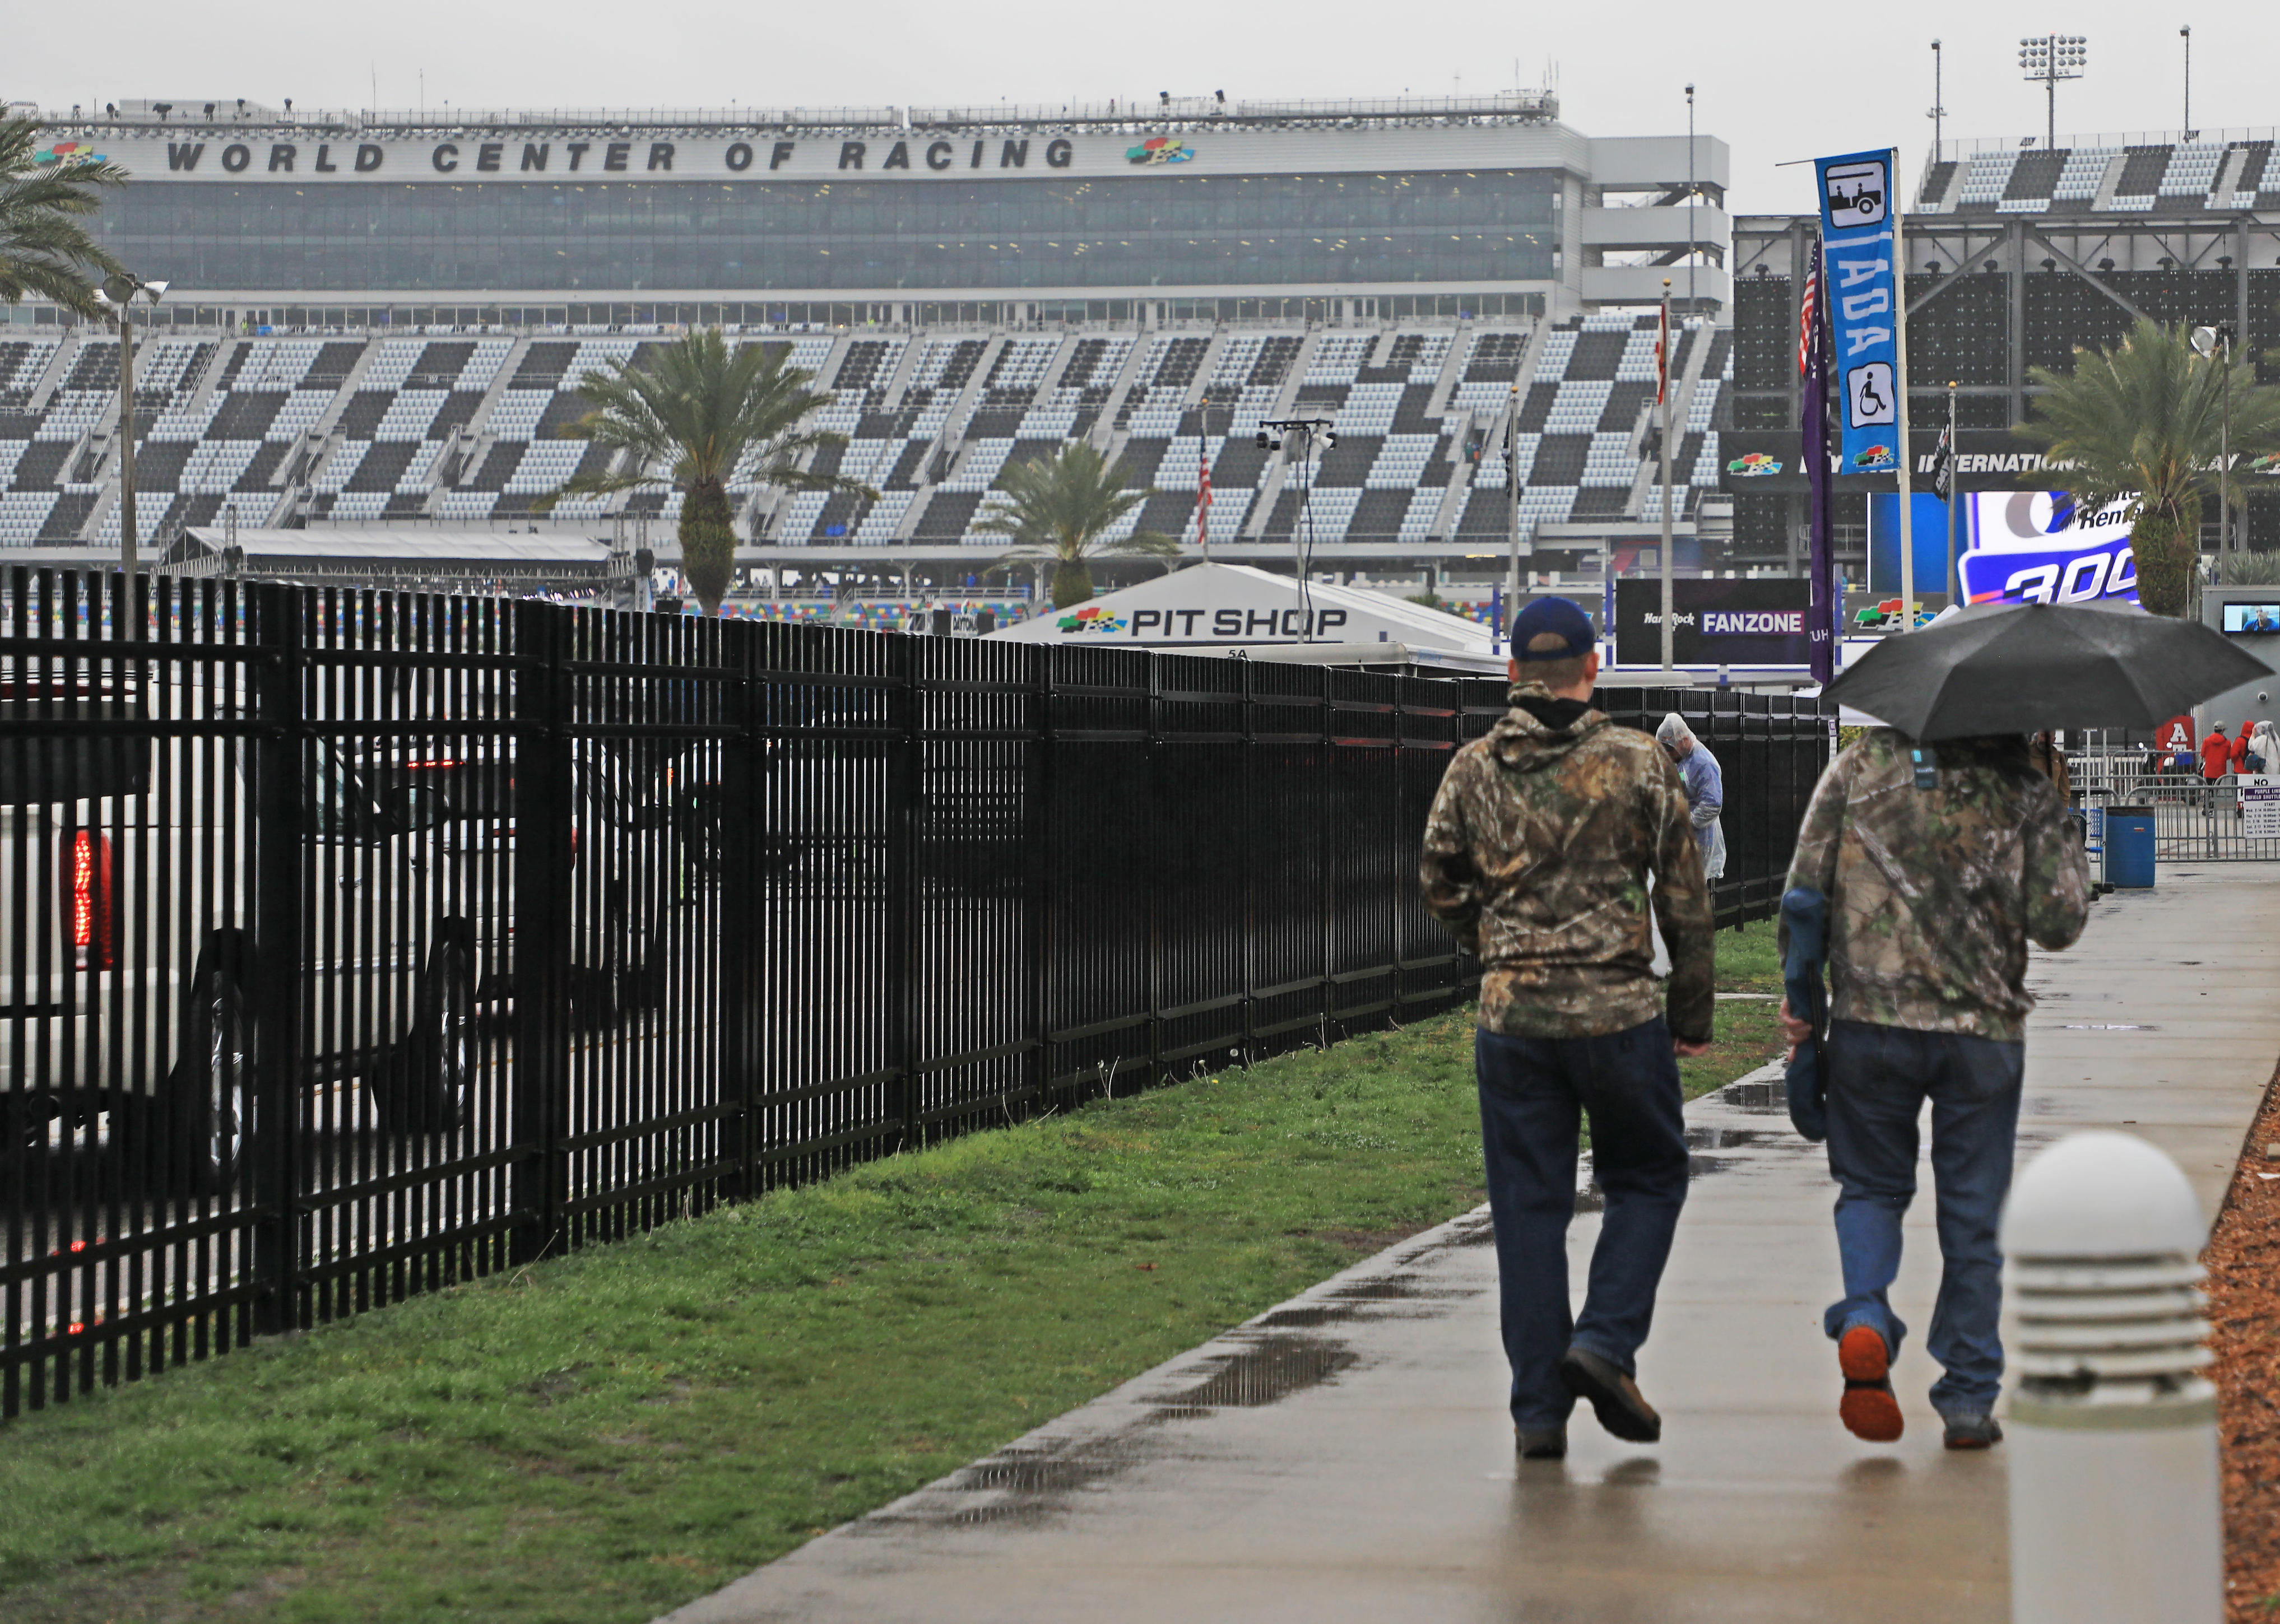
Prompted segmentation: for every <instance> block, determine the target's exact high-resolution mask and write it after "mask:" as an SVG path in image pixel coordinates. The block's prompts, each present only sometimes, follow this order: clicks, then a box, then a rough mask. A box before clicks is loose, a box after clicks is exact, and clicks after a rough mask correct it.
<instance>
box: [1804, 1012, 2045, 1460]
mask: <svg viewBox="0 0 2280 1624" xmlns="http://www.w3.org/2000/svg"><path fill="white" fill-rule="evenodd" d="M2026 1057H2027V1051H2026V1045H2025V1044H2023V1043H1997V1042H1996V1041H1994V1040H1993V1039H1991V1038H1984V1037H1966V1036H1963V1035H1960V1034H1957V1033H1952V1032H1915V1031H1911V1030H1908V1029H1907V1028H1903V1027H1878V1026H1869V1025H1868V1024H1866V1023H1864V1022H1861V1021H1853V1020H1838V1021H1832V1022H1830V1023H1829V1047H1828V1060H1829V1173H1830V1174H1831V1175H1832V1176H1833V1177H1834V1178H1835V1179H1836V1180H1837V1184H1838V1185H1839V1186H1840V1187H1841V1189H1840V1191H1839V1193H1838V1195H1837V1252H1838V1255H1839V1257H1840V1258H1842V1260H1843V1263H1844V1268H1845V1296H1844V1298H1843V1300H1842V1301H1840V1302H1837V1303H1832V1304H1831V1305H1829V1312H1828V1314H1827V1315H1826V1316H1825V1318H1824V1319H1823V1320H1822V1326H1823V1328H1824V1329H1826V1330H1827V1331H1828V1333H1829V1335H1830V1336H1832V1337H1836V1336H1841V1335H1844V1334H1845V1331H1847V1330H1848V1329H1850V1328H1852V1327H1853V1326H1855V1325H1868V1326H1873V1327H1875V1328H1876V1330H1877V1331H1878V1332H1879V1333H1880V1334H1881V1335H1883V1338H1884V1345H1885V1346H1886V1347H1888V1348H1890V1349H1891V1350H1892V1351H1894V1352H1896V1353H1897V1352H1898V1351H1899V1346H1900V1339H1901V1338H1902V1337H1903V1336H1905V1335H1907V1327H1906V1326H1905V1325H1903V1324H1901V1323H1900V1320H1899V1316H1898V1315H1896V1314H1894V1313H1893V1312H1892V1306H1891V1303H1890V1302H1889V1301H1887V1300H1886V1297H1885V1292H1886V1290H1887V1289H1889V1288H1890V1287H1891V1283H1892V1279H1893V1276H1895V1275H1896V1274H1899V1268H1900V1218H1901V1215H1902V1214H1904V1213H1905V1212H1906V1211H1907V1210H1908V1203H1909V1202H1910V1201H1911V1200H1912V1199H1914V1196H1915V1193H1916V1118H1917V1115H1918V1113H1919V1112H1921V1111H1922V1108H1923V1102H1924V1101H1925V1099H1927V1098H1929V1099H1930V1101H1931V1171H1932V1189H1933V1193H1934V1196H1935V1197H1936V1199H1937V1202H1938V1205H1939V1254H1940V1260H1941V1267H1940V1276H1939V1301H1938V1303H1937V1305H1936V1306H1935V1307H1934V1308H1933V1310H1932V1316H1931V1334H1930V1335H1929V1336H1927V1337H1926V1338H1925V1339H1924V1346H1925V1349H1926V1351H1929V1352H1930V1354H1931V1356H1932V1358H1935V1359H1937V1361H1938V1362H1939V1365H1940V1368H1941V1369H1942V1370H1943V1371H1945V1373H1946V1374H1944V1375H1943V1376H1941V1378H1940V1379H1939V1380H1938V1381H1937V1382H1935V1383H1933V1385H1932V1389H1931V1402H1932V1407H1933V1408H1934V1409H1936V1410H1937V1411H1938V1412H1940V1413H1941V1414H1943V1415H1963V1414H1972V1413H1984V1412H1988V1411H1991V1410H1992V1409H1993V1408H1994V1407H1995V1399H1996V1397H1997V1395H1998V1394H1999V1393H2000V1392H2001V1391H2002V1387H2003V1341H2002V1336H2001V1335H2000V1333H1999V1330H1998V1328H1997V1324H1996V1321H1997V1320H1998V1318H1999V1315H2000V1314H2001V1312H2002V1310H2003V1254H2002V1251H2000V1249H1999V1248H1998V1246H1997V1245H1996V1224H1997V1222H1998V1220H1999V1219H2000V1218H2001V1216H2002V1212H2003V1199H2004V1197H2006V1196H2007V1195H2008V1194H2009V1193H2010V1189H2011V1152H2012V1146H2013V1144H2014V1142H2015V1141H2016V1139H2017V1137H2018V1131H2019V1084H2020V1079H2021V1074H2022V1072H2023V1071H2024V1069H2025V1066H2026Z"/></svg>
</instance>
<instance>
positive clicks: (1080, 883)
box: [0, 571, 1831, 1414]
mask: <svg viewBox="0 0 2280 1624" xmlns="http://www.w3.org/2000/svg"><path fill="white" fill-rule="evenodd" d="M138 589H139V590H140V591H141V592H142V593H143V596H142V597H141V598H140V599H139V600H137V601H135V603H134V604H132V605H131V606H130V602H129V599H128V597H127V590H128V589H127V585H126V583H125V582H124V581H121V580H120V579H119V578H118V577H115V576H78V575H73V574H67V573H37V574H35V573H29V572H24V571H17V572H14V573H12V575H10V576H8V577H0V981H4V982H5V985H6V1001H5V1003H4V1005H0V1102H4V1104H5V1108H6V1112H7V1116H8V1122H7V1133H6V1136H5V1138H4V1140H0V1215H4V1221H5V1225H6V1232H5V1233H6V1250H5V1251H4V1254H0V1291H4V1294H5V1310H4V1321H5V1323H4V1342H0V1412H4V1413H10V1414H12V1413H14V1412H17V1411H18V1410H19V1409H21V1408H24V1407H27V1406H38V1405H43V1404H47V1403H52V1402H57V1401H60V1400H62V1399H65V1398H67V1397H70V1396H71V1395H72V1394H73V1392H75V1391H78V1390H81V1389H85V1388H87V1387H89V1386H91V1385H93V1384H96V1383H98V1382H116V1381H120V1380H129V1379H134V1378H136V1377H139V1376H141V1375H143V1374H147V1373H150V1372H154V1371H158V1370H160V1369H163V1368H165V1367H166V1366H170V1365H173V1364H175V1363H178V1362H180V1361H181V1360H183V1359H187V1358H203V1357H206V1356H208V1355H210V1354H212V1353H217V1352H220V1351H225V1350H227V1349H228V1348H230V1347H233V1346H235V1345H237V1344H238V1343H241V1342H243V1340H244V1339H246V1338H247V1337H249V1336H251V1335H257V1334H261V1333H265V1332H273V1331H280V1330H286V1329H290V1328H298V1327H306V1326H310V1325H312V1324H315V1323H319V1322H321V1321H325V1320H335V1319H339V1318H343V1317H344V1316H347V1315H350V1314H354V1313H358V1312H364V1311H366V1310H367V1309H369V1308H372V1307H374V1306H377V1305H381V1304H383V1303H386V1302H389V1301H391V1300H394V1299H396V1298H398V1297H404V1296H405V1295H407V1294H409V1293H411V1292H413V1291H418V1290H422V1289H432V1288H434V1287H435V1286H438V1285H442V1284H444V1283H448V1282H450V1281H456V1280H461V1279H465V1278H468V1277H470V1276H474V1275H479V1274H485V1273H487V1272H489V1271H492V1270H495V1269H497V1268H499V1267H502V1266H506V1265H509V1264H511V1263H513V1262H516V1261H519V1260H524V1259H528V1258H536V1257H539V1256H542V1255H544V1254H546V1253H548V1252H550V1251H561V1250H563V1249H566V1248H568V1247H573V1246H577V1245H582V1244H584V1243H588V1242H590V1241H595V1240H601V1239H606V1238H610V1237H612V1236H617V1235H624V1234H627V1233H629V1232H632V1231H635V1230H637V1229H639V1228H643V1227H644V1226H647V1225H651V1224H654V1223H657V1222H659V1221H662V1220H666V1219H668V1218H671V1217H674V1216H678V1215H681V1214H683V1213H687V1212H695V1211H701V1210H704V1209H705V1208H707V1207H709V1206H711V1205H713V1204H715V1203H718V1202H720V1201H722V1200H727V1199H735V1198H738V1197H748V1196H751V1195H753V1194H756V1193H759V1192H760V1191H762V1190H765V1189H768V1188H770V1187H772V1186H774V1185H778V1184H781V1183H783V1182H786V1181H794V1180H799V1179H805V1178H811V1177H814V1176H817V1175H819V1174H825V1173H828V1172H829V1171H831V1170H832V1169H834V1168H836V1167H839V1166H844V1165H846V1164H848V1163H850V1162H851V1161H854V1160H857V1159H859V1158H864V1157H867V1156H873V1155H877V1154H881V1153H883V1152H886V1151H892V1150H894V1149H895V1148H897V1147H898V1146H903V1145H908V1144H913V1143H920V1142H922V1141H925V1140H927V1139H928V1138H931V1137H935V1136H938V1135H947V1134H951V1133H955V1132H959V1131H961V1130H964V1129H967V1128H974V1127H977V1126H983V1125H989V1124H994V1123H999V1122H1004V1121H1006V1120H1013V1119H1018V1118H1021V1117H1022V1116H1025V1115H1028V1114H1031V1113H1034V1112H1037V1111H1039V1110H1041V1109H1044V1108H1045V1107H1048V1106H1051V1105H1053V1104H1064V1103H1070V1102H1074V1101H1075V1100H1077V1099H1079V1098H1082V1097H1085V1096H1087V1095H1089V1094H1098V1092H1101V1091H1102V1090H1104V1089H1107V1090H1110V1091H1121V1090H1124V1089H1129V1088H1134V1087H1138V1086H1144V1085H1145V1084H1146V1083H1148V1082H1150V1081H1154V1080H1157V1079H1159V1078H1161V1077H1164V1076H1167V1075H1171V1074H1179V1073H1182V1072H1185V1071H1187V1070H1189V1069H1191V1068H1193V1067H1194V1066H1198V1065H1204V1064H1218V1063H1221V1062H1223V1061H1225V1060H1227V1059H1229V1058H1234V1057H1236V1056H1241V1055H1257V1054H1261V1053H1265V1052H1269V1051H1275V1050H1276V1049H1279V1048H1284V1047H1290V1046H1294V1045H1298V1044H1311V1043H1319V1042H1322V1041H1325V1040H1327V1039H1329V1038H1330V1037H1333V1036H1335V1035H1337V1034H1339V1033H1340V1032H1342V1031H1344V1030H1348V1029H1351V1028H1355V1027H1359V1026H1365V1025H1374V1024H1380V1023H1383V1022H1387V1021H1391V1020H1406V1019H1408V1018H1411V1017H1413V1016H1416V1015H1420V1014H1423V1013H1428V1012H1433V1011H1436V1010H1439V1009H1442V1008H1445V1007H1447V1006H1449V1005H1451V1004H1454V1003H1456V1002H1460V1001H1461V1000H1462V999H1464V998H1466V997H1469V996H1470V993H1471V989H1472V988H1473V986H1474V984H1475V976H1476V970H1475V966H1473V965H1472V964H1471V963H1469V962H1468V961H1467V959H1466V958H1463V957H1462V956H1460V954H1459V953H1458V952H1457V951H1455V950H1454V948H1453V946H1452V941H1451V939H1450V938H1449V937H1448V936H1447V935H1445V934H1444V933H1443V932H1442V931H1440V930H1439V928H1438V927H1437V926H1436V925H1435V923H1434V922H1433V921H1432V920H1431V919H1430V918H1429V916H1428V915H1427V914H1426V913H1425V912H1424V910H1423V909H1422V907H1421V904H1419V902H1418V900H1417V896H1416V882H1415V853H1416V845H1417V837H1418V833H1419V831H1420V830H1421V827H1422V824H1423V820H1424V816H1425V812H1426V808H1427V806H1428V804H1429V801H1430V799H1431V797H1432V795H1433V793H1434V791H1435V789H1436V788H1437V785H1438V783H1439V781H1440V777H1441V774H1442V772H1443V770H1444V767H1445V766H1446V763H1447V761H1448V759H1449V757H1450V754H1451V752H1452V750H1455V749H1456V748H1457V746H1458V745H1459V744H1460V743H1462V742H1463V741H1464V740H1466V739H1468V738H1471V737H1475V736H1477V735H1479V734H1481V733H1483V732H1484V731H1485V730H1486V729H1487V727H1489V726H1490V723H1491V722H1492V721H1493V720H1494V719H1495V718H1496V717H1497V716H1498V715H1499V714H1501V713H1502V711H1503V694H1502V690H1501V687H1500V685H1498V684H1496V683H1494V682H1490V681H1482V680H1443V679H1428V678H1419V677H1409V676H1396V675H1390V674H1385V673H1367V672H1348V671H1334V670H1326V669H1323V668H1321V667H1315V666H1295V665H1281V664H1270V663H1264V662H1261V663H1252V662H1249V661H1241V660H1228V659H1221V658H1201V657H1153V658H1152V657H1150V656H1147V655H1144V654H1140V653H1135V652H1132V651H1128V650H1100V649H1051V650H1041V649H1037V648H1035V647H1031V646H1028V645H1020V644H1001V643H982V642H974V641H971V640H963V639H936V638H923V637H903V636H885V635H877V634H872V633H865V632H856V631H847V630H840V629H835V628H828V627H813V626H802V625H791V624H782V623H771V622H758V621H728V622H712V621H703V620H691V619H683V618H680V617H668V616H645V615H628V614H620V613H614V612H608V611H601V610H583V609H566V608H562V607H558V606H555V605H551V604H537V603H513V602H505V601H499V600H492V599H460V598H447V597H436V596H415V595H408V594H384V593H363V592H353V591H346V590H335V589H304V588H294V587H283V586H267V585H264V586H250V587H249V586H244V585H241V584H240V583H235V582H227V581H156V582H146V583H139V585H138ZM1649 697H1650V696H1648V695H1646V694H1645V693H1642V692H1638V691H1634V690H1614V691H1610V692H1606V693H1603V694H1602V696H1601V702H1602V703H1603V704H1606V705H1607V706H1608V707H1610V708H1611V709H1612V710H1613V712H1614V714H1615V716H1616V719H1617V720H1619V721H1624V722H1628V723H1630V724H1631V725H1637V726H1645V727H1652V726H1653V724H1654V722H1655V721H1656V720H1659V715H1660V706H1659V705H1655V706H1652V707H1651V706H1650V704H1649V703H1648V701H1649ZM1682 703H1683V706H1684V707H1685V708H1686V709H1687V710H1688V711H1689V712H1690V714H1691V718H1692V721H1693V726H1694V727H1695V730H1696V732H1697V733H1698V735H1700V736H1701V737H1702V738H1703V739H1704V740H1705V741H1706V742H1707V743H1709V744H1710V746H1711V748H1712V749H1713V750H1715V751H1717V752H1718V753H1719V755H1720V757H1721V759H1722V763H1723V765H1724V768H1725V779H1726V786H1727V794H1728V797H1729V798H1728V802H1727V813H1726V821H1727V828H1728V842H1729V850H1730V852H1731V869H1730V872H1731V873H1732V874H1735V875H1736V876H1737V878H1735V879H1734V880H1731V881H1728V882H1726V883H1725V884H1724V885H1722V887H1721V888H1720V889H1719V896H1718V902H1719V908H1720V913H1721V919H1722V922H1723V923H1727V924H1733V923H1738V922H1740V921H1741V920H1744V919H1746V918H1752V917H1761V916H1763V915H1764V914H1766V913H1768V912H1770V911H1771V909H1772V907H1773V905H1774V904H1775V901H1776V899H1777V897H1778V890H1779V886H1780V874H1781V871H1782V869H1783V867H1784V866H1786V863H1787V861H1788V856H1789V841H1790V837H1791V832H1792V831H1793V830H1794V828H1795V827H1796V822H1797V817H1798V814H1799V812H1801V811H1802V808H1803V805H1804V801H1805V797H1806V795H1807V794H1809V792H1810V790H1811V788H1812V784H1813V782H1814V777H1815V776H1816V775H1817V774H1818V772H1819V770H1820V767H1821V766H1822V763H1823V762H1824V761H1825V759H1826V757H1827V752H1828V748H1829V735H1830V731H1831V728H1830V723H1829V719H1828V718H1827V717H1825V716H1822V715H1821V714H1819V713H1818V712H1816V711H1815V709H1814V706H1813V704H1811V703H1810V702H1792V701H1791V700H1788V699H1778V700H1769V699H1765V698H1760V697H1754V696H1752V697H1744V696H1739V695H1733V696H1728V695H1712V694H1701V695H1695V694H1688V695H1684V696H1683V699H1682Z"/></svg>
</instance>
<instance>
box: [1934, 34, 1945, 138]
mask: <svg viewBox="0 0 2280 1624" xmlns="http://www.w3.org/2000/svg"><path fill="white" fill-rule="evenodd" d="M1945 65H1946V62H1945V58H1943V57H1942V56H1941V55H1940V50H1939V42H1938V41H1937V40H1934V41H1933V42H1931V161H1932V162H1933V163H1935V164H1937V163H1938V162H1939V161H1940V158H1941V156H1942V154H1941V150H1940V135H1941V127H1942V125H1943V123H1944V122H1945V119H1946V118H1947V106H1946V102H1947V97H1946V95H1945V92H1944V91H1942V89H1940V80H1941V73H1940V70H1941V69H1942V68H1943V67H1944V66H1945Z"/></svg>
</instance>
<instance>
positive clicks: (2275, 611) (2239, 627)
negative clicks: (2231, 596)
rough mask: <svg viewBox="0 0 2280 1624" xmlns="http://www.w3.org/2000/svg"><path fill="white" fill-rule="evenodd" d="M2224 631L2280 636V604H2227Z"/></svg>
mask: <svg viewBox="0 0 2280 1624" xmlns="http://www.w3.org/2000/svg"><path fill="white" fill-rule="evenodd" d="M2224 629H2225V630H2226V631H2228V632H2269V633H2271V634H2272V635H2274V636H2280V604H2226V605H2225V606H2224Z"/></svg>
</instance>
